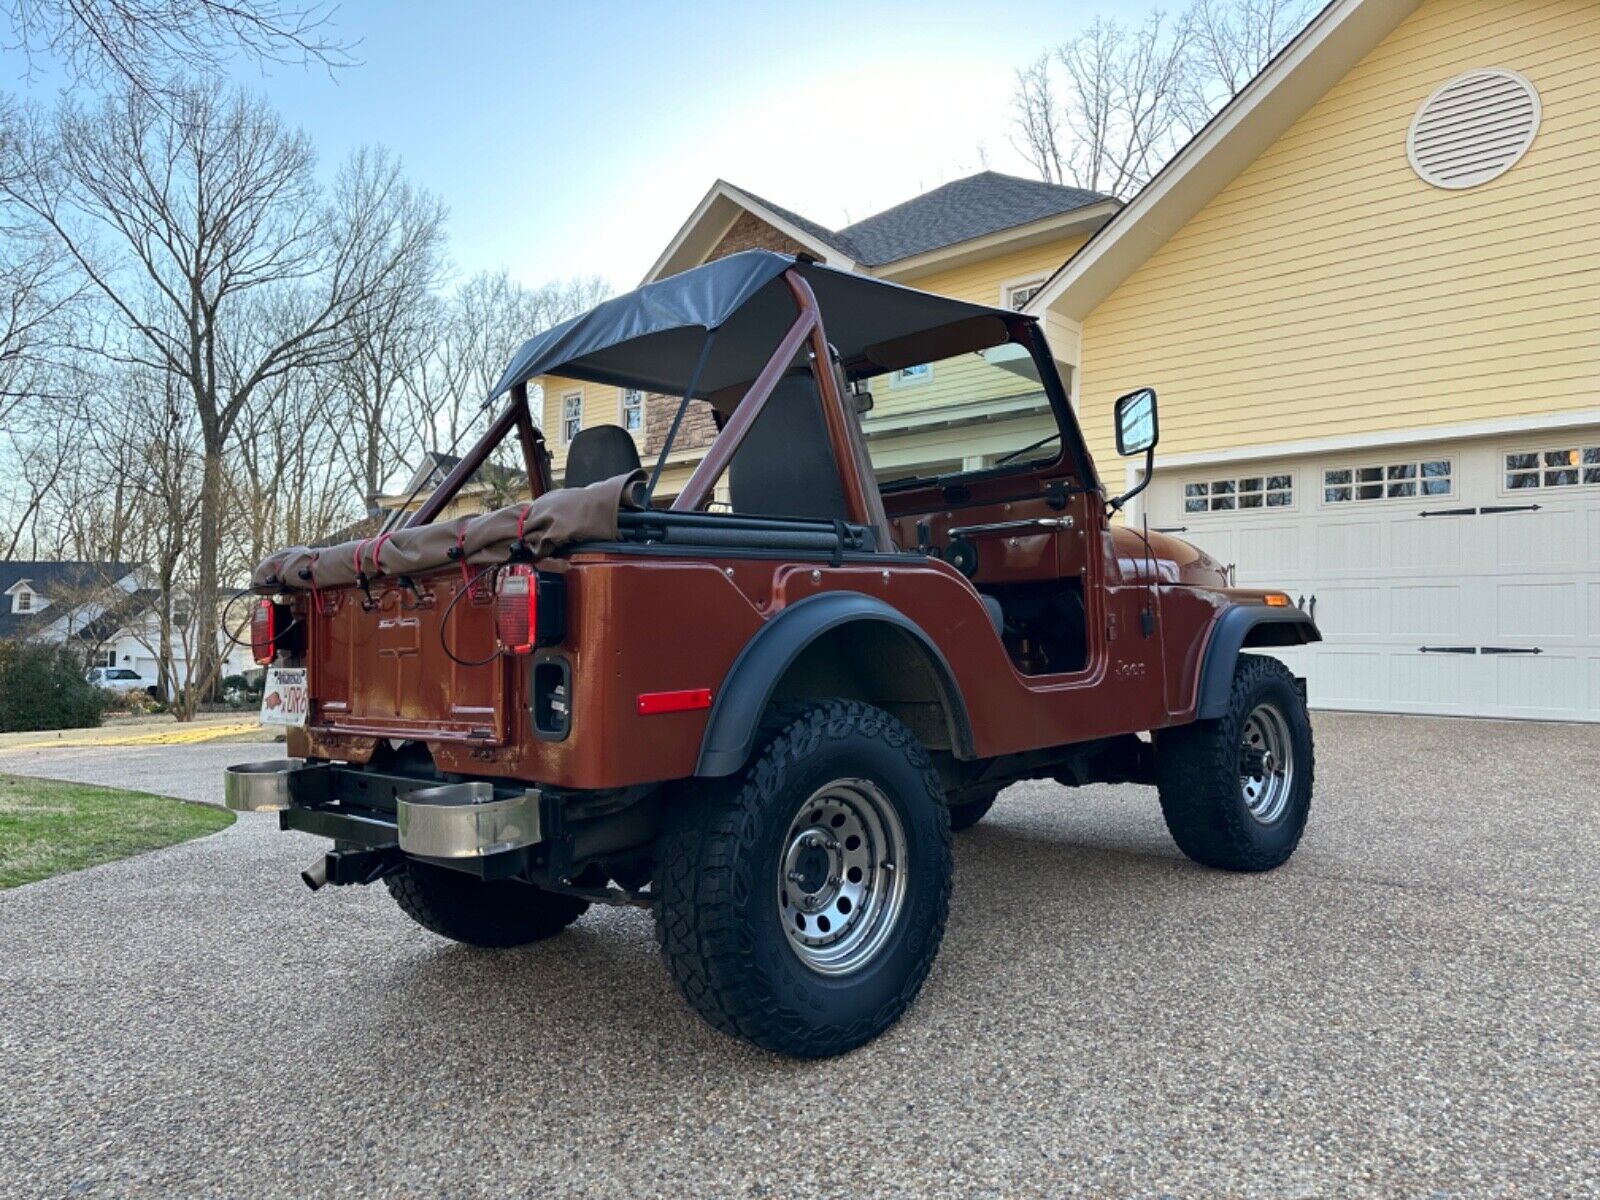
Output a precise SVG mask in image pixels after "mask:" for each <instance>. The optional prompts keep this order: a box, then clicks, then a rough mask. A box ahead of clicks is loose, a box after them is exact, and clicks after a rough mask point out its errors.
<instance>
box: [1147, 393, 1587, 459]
mask: <svg viewBox="0 0 1600 1200" xmlns="http://www.w3.org/2000/svg"><path fill="white" fill-rule="evenodd" d="M1586 425H1600V408H1589V409H1579V410H1576V411H1574V412H1566V413H1545V414H1543V415H1541V416H1537V417H1507V418H1503V419H1498V420H1493V421H1469V422H1467V423H1465V424H1461V425H1427V426H1422V427H1419V428H1417V429H1385V430H1380V431H1377V432H1375V433H1351V434H1339V435H1338V436H1335V437H1326V438H1307V439H1305V440H1303V441H1295V442H1270V443H1266V444H1264V445H1260V446H1244V447H1240V448H1238V449H1234V450H1200V451H1195V452H1192V453H1189V454H1167V455H1163V454H1157V455H1156V469H1157V470H1158V471H1159V470H1161V469H1162V468H1167V467H1199V466H1213V465H1216V464H1219V463H1236V462H1255V461H1259V460H1261V459H1266V458H1300V457H1304V456H1306V455H1311V454H1338V453H1341V452H1343V451H1346V450H1374V449H1380V448H1385V447H1390V446H1415V445H1421V444H1423V443H1426V442H1456V441H1465V440H1467V439H1471V438H1492V437H1506V436H1508V435H1509V436H1512V437H1520V436H1523V435H1526V434H1536V433H1542V432H1544V431H1546V430H1555V429H1579V428H1582V427H1583V426H1586Z"/></svg>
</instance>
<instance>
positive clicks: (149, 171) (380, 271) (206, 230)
mask: <svg viewBox="0 0 1600 1200" xmlns="http://www.w3.org/2000/svg"><path fill="white" fill-rule="evenodd" d="M21 155H22V161H21V163H20V169H18V170H15V171H12V172H0V185H3V186H4V188H5V191H4V192H3V193H0V195H4V196H5V197H6V198H9V199H10V200H12V201H13V202H15V203H16V204H19V205H21V206H22V207H24V208H25V209H26V210H27V211H28V212H29V213H31V214H32V215H33V217H34V218H35V219H36V220H37V221H38V222H39V223H40V225H41V226H42V227H43V228H44V229H46V230H48V231H49V232H50V233H51V234H52V235H53V236H54V238H55V239H56V241H57V242H58V244H59V245H60V246H61V248H62V249H63V250H64V251H65V252H66V253H67V255H68V256H69V257H70V259H71V260H72V263H73V264H74V266H75V267H76V269H77V270H78V271H80V272H81V273H82V275H83V277H84V279H85V280H86V281H87V282H88V284H89V285H90V287H91V288H92V290H93V292H94V293H95V294H96V295H97V296H98V298H99V299H100V301H101V302H102V303H103V305H104V306H105V308H106V309H107V310H108V312H109V313H110V314H111V317H112V321H111V322H110V324H109V325H108V328H109V329H112V330H113V333H112V334H111V336H109V337H108V338H107V340H106V341H105V342H104V344H102V345H101V346H100V347H98V349H99V350H100V352H101V353H103V354H104V355H105V356H106V357H107V358H109V359H110V360H111V361H114V362H119V363H122V364H125V365H129V366H139V367H144V368H146V369H149V370H152V371H155V372H159V373H164V374H168V375H171V376H172V377H173V378H174V379H176V380H178V381H179V382H180V384H181V387H182V390H183V394H184V395H185V396H186V398H187V402H188V404H189V405H190V407H191V411H192V412H193V414H194V416H195V418H196V420H197V422H198V433H199V439H200V445H201V450H202V464H201V465H202V479H201V488H200V492H199V496H198V499H197V512H198V516H199V521H200V525H199V529H198V546H197V550H196V554H197V559H196V563H197V566H196V575H195V588H194V596H195V602H196V605H197V606H198V612H199V619H200V621H201V623H202V627H201V636H200V638H199V641H200V643H201V644H200V650H201V652H202V653H206V654H210V653H211V650H210V649H209V648H210V647H211V646H212V645H213V643H214V642H215V636H214V635H215V603H214V600H215V597H216V596H217V594H218V580H219V575H218V571H219V565H220V560H221V555H222V550H223V540H224V536H225V532H224V531H225V527H226V517H227V513H226V512H225V501H226V491H225V487H224V473H225V470H226V454H227V450H228V447H229V445H230V442H231V439H232V438H233V436H234V432H235V429H236V427H237V425H238V423H239V421H240V419H241V416H242V414H244V413H245V412H246V411H247V409H248V407H249V405H250V404H251V402H252V400H253V399H254V398H255V397H256V396H257V394H258V393H259V392H260V391H261V389H263V388H264V387H265V386H267V385H269V384H270V383H271V381H273V380H276V379H279V378H281V377H282V376H283V375H285V374H287V373H289V372H291V371H295V370H300V369H309V368H313V367H318V366H324V365H327V364H331V363H333V362H337V361H339V360H341V359H342V358H344V357H346V356H348V354H349V353H350V346H351V338H352V336H353V333H354V330H355V327H356V322H357V320H358V318H359V316H360V314H361V313H362V312H363V311H364V309H365V308H366V307H367V306H368V305H371V304H374V303H378V302H381V300H382V299H384V298H385V297H387V296H388V295H389V293H390V292H391V290H392V289H393V288H394V287H395V286H396V284H395V280H396V278H397V273H398V272H400V271H401V268H402V266H403V262H404V259H405V256H406V255H407V254H409V253H411V252H412V249H413V248H412V247H411V246H410V245H409V244H404V243H401V244H397V243H396V242H394V241H393V240H392V239H391V238H390V237H389V230H388V229H387V227H386V226H385V225H384V223H383V222H382V221H381V220H378V219H375V218H374V214H373V213H372V212H371V211H369V210H367V209H365V208H363V207H361V206H355V207H339V206H336V205H329V204H328V203H326V202H325V198H324V196H323V194H322V192H321V190H320V188H319V187H318V184H317V182H316V179H315V176H314V172H313V167H314V159H313V155H312V152H311V148H310V145H309V143H308V142H307V141H306V138H305V136H304V135H303V134H301V133H299V132H297V131H292V130H289V129H287V128H285V127H284V125H283V124H282V122H281V121H280V120H279V118H278V116H277V115H276V114H275V113H274V112H273V111H272V110H271V109H270V108H268V107H267V106H266V105H265V104H263V103H262V102H260V101H258V100H255V99H252V98H249V97H247V96H243V95H239V94H233V93H229V92H227V91H226V90H224V89H223V88H222V87H221V86H220V85H209V84H208V85H184V86H183V87H182V88H180V89H176V90H175V91H174V92H173V93H172V95H171V96H170V97H169V98H168V99H167V100H165V101H163V102H160V103H157V102H155V101H152V100H151V99H150V98H149V97H147V96H145V95H144V94H143V93H141V92H139V91H138V90H136V89H133V88H126V89H124V90H123V92H122V93H121V94H119V95H117V96H115V97H112V98H109V99H107V100H105V101H104V102H103V103H101V104H100V105H98V106H97V107H94V108H92V109H83V108H80V107H78V106H75V105H72V104H67V105H66V106H64V107H63V109H62V111H61V113H60V115H59V116H58V118H57V120H56V121H55V122H54V123H53V124H52V125H50V126H49V127H48V128H47V129H45V130H44V131H43V132H42V133H41V135H40V136H37V137H34V138H31V139H26V140H25V141H24V143H23V144H22V146H21Z"/></svg>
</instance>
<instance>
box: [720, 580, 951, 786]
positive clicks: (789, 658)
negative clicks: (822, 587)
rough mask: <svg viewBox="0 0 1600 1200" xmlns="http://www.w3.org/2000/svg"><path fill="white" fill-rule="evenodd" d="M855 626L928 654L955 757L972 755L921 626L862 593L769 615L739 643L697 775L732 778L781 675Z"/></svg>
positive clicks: (943, 671) (945, 667)
mask: <svg viewBox="0 0 1600 1200" xmlns="http://www.w3.org/2000/svg"><path fill="white" fill-rule="evenodd" d="M856 622H863V623H867V624H882V625H888V626H891V627H893V628H895V629H898V630H900V631H902V632H903V633H905V634H906V635H908V636H909V637H910V638H911V639H912V641H913V642H914V643H916V644H917V645H918V647H919V648H920V649H921V650H922V651H923V653H924V654H925V655H926V656H927V659H928V663H929V665H930V666H931V667H932V668H933V673H934V676H935V678H936V679H937V681H938V685H939V690H940V692H941V700H942V701H943V703H944V706H945V712H946V714H947V716H948V717H949V719H950V722H951V725H952V729H951V734H952V745H953V746H954V747H955V750H956V755H957V757H963V758H964V757H971V754H972V726H971V723H970V722H969V721H968V719H967V708H966V704H965V702H964V701H963V700H962V698H961V689H960V688H959V687H958V686H957V684H956V678H955V674H954V672H952V671H951V669H950V664H949V662H947V661H946V660H945V657H944V655H943V654H942V653H941V652H940V650H939V648H938V646H936V645H935V644H934V642H933V639H932V638H930V637H929V636H928V635H927V633H926V632H925V631H924V630H923V628H922V627H921V626H920V625H918V624H917V623H916V622H915V621H913V620H912V619H911V618H910V617H908V616H906V615H905V614H904V613H902V612H901V611H900V610H899V609H897V608H895V607H893V606H892V605H889V604H886V603H884V602H883V601H882V600H879V599H877V598H876V597H874V596H868V595H864V594H863V593H861V592H824V593H822V594H821V595H818V596H808V597H807V598H806V599H804V600H800V601H798V602H796V603H794V604H791V605H789V606H787V607H786V608H784V609H783V611H782V612H780V613H778V614H777V615H776V616H774V617H772V618H771V619H770V620H769V621H768V622H767V623H766V624H765V625H764V626H762V627H761V629H759V630H758V631H757V632H756V635H755V636H754V637H752V638H751V639H750V641H749V642H748V643H746V645H745V648H744V649H743V650H742V651H740V652H739V657H738V658H736V659H734V662H733V666H732V667H730V668H729V669H728V674H727V677H726V678H725V679H723V681H722V686H721V687H720V688H719V689H717V698H716V702H715V704H714V705H713V707H712V709H711V717H710V720H709V721H708V722H707V724H706V732H705V737H704V738H703V739H702V741H701V743H700V758H699V761H698V763H697V764H696V766H695V774H696V775H697V776H713V777H714V776H723V775H731V774H733V773H734V772H735V771H737V770H739V768H740V767H742V766H744V764H745V763H746V762H748V761H749V759H750V755H751V753H752V752H753V751H754V749H755V743H756V737H757V734H758V733H759V727H760V722H761V717H762V714H763V713H765V712H766V710H767V706H768V705H769V704H771V703H772V696H773V693H774V692H775V691H776V690H777V687H778V683H779V681H780V680H781V679H782V678H783V675H784V672H785V671H787V670H788V669H789V667H790V666H791V665H792V664H793V663H794V661H795V660H796V659H797V658H799V657H800V655H801V653H802V652H803V651H804V650H805V648H806V647H807V646H809V645H811V643H813V642H814V641H816V640H817V639H818V638H819V637H821V636H822V635H823V634H825V633H827V632H829V631H830V630H833V629H837V628H838V627H840V626H841V625H849V624H853V623H856Z"/></svg>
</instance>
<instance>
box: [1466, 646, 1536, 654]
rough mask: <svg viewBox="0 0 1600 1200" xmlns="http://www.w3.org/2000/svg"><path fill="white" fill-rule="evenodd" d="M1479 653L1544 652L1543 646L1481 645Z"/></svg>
mask: <svg viewBox="0 0 1600 1200" xmlns="http://www.w3.org/2000/svg"><path fill="white" fill-rule="evenodd" d="M1478 653H1479V654H1543V653H1544V647H1542V646H1481V647H1479V649H1478Z"/></svg>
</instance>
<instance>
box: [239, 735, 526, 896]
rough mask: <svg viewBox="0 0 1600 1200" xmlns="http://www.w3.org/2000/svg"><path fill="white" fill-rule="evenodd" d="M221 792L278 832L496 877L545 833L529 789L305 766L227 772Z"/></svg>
mask: <svg viewBox="0 0 1600 1200" xmlns="http://www.w3.org/2000/svg"><path fill="white" fill-rule="evenodd" d="M223 790H224V795H225V797H226V800H227V804H228V807H229V808H232V809H235V810H238V811H243V812H276V813H277V814H278V825H279V828H281V829H294V830H298V831H300V832H302V833H310V834H314V835H316V836H318V837H326V838H332V839H333V840H334V841H335V842H339V843H343V844H347V845H350V846H358V847H362V848H365V849H372V850H385V849H393V850H397V851H399V852H401V853H403V854H406V855H408V856H411V857H416V858H422V859H427V860H429V861H434V862H441V863H445V864H447V865H450V866H456V867H460V868H462V869H464V870H468V871H474V872H479V873H483V874H486V875H490V876H496V877H498V876H500V875H510V874H515V873H516V872H517V871H519V870H521V869H522V865H523V862H524V859H525V855H526V852H527V851H528V850H529V849H530V848H531V847H534V846H537V845H538V844H539V843H540V842H541V841H543V840H544V838H543V834H544V829H545V828H546V821H545V819H544V811H543V810H544V808H545V804H544V797H543V795H542V794H541V792H540V791H539V789H537V788H523V787H501V788H497V787H496V786H495V785H493V784H490V783H487V782H482V781H478V782H470V783H440V782H439V781H437V780H423V779H416V778H413V777H410V776H405V775H387V774H382V773H379V772H376V771H370V770H365V769H362V768H359V767H349V766H343V765H340V764H336V763H327V762H308V761H306V760H304V759H292V758H291V759H275V760H272V761H268V762H259V763H243V764H240V765H238V766H232V767H228V768H226V772H225V777H224V785H223ZM491 864H492V868H491ZM480 868H483V869H482V870H481V871H480Z"/></svg>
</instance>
